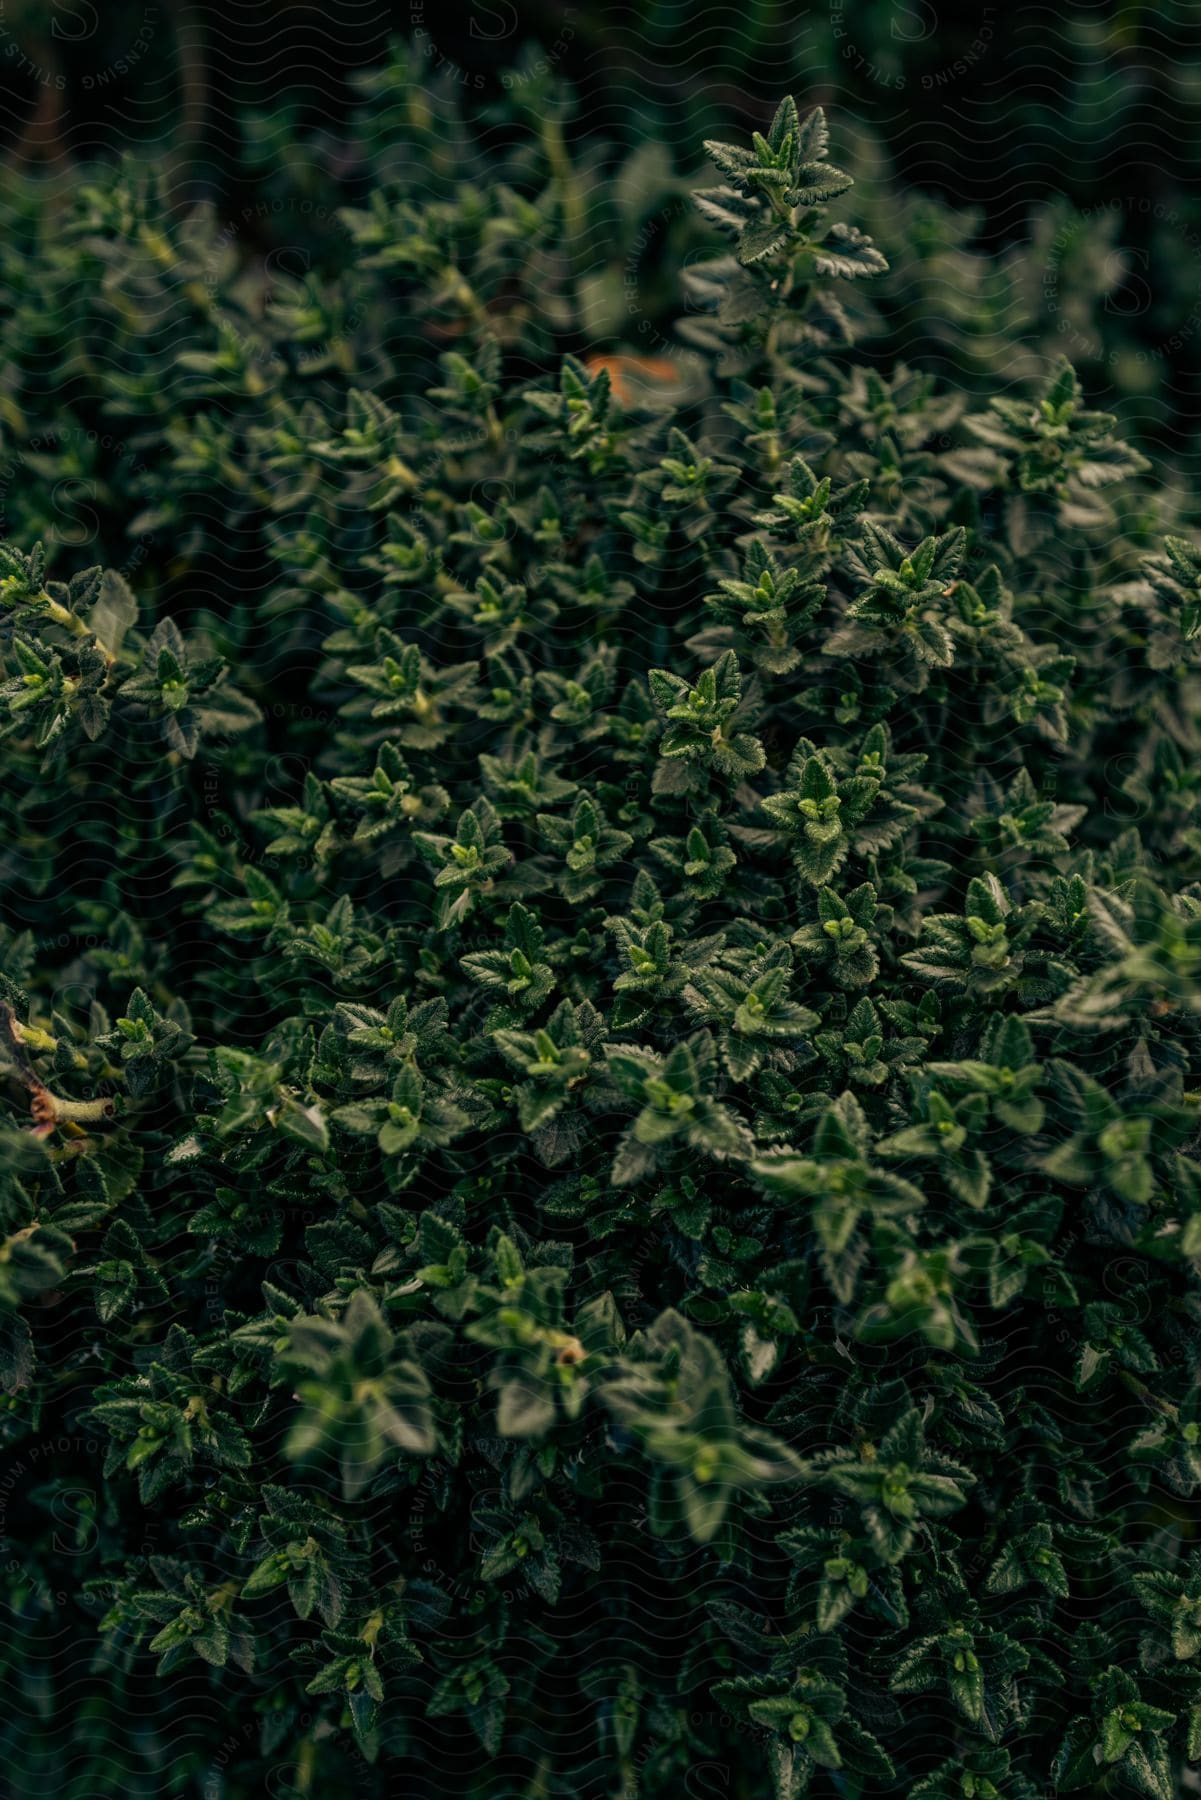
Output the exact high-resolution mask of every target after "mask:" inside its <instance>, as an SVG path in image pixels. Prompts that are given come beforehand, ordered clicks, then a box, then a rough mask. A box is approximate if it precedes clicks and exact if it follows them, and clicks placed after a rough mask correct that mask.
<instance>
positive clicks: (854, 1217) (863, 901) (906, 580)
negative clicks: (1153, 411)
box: [0, 75, 1201, 1800]
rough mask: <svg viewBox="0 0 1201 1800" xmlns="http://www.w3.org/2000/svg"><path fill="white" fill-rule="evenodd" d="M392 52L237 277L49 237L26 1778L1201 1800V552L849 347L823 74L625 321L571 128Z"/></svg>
mask: <svg viewBox="0 0 1201 1800" xmlns="http://www.w3.org/2000/svg"><path fill="white" fill-rule="evenodd" d="M367 86H368V92H367V94H366V96H365V103H366V106H367V109H368V114H369V117H370V121H371V132H372V141H373V143H374V144H375V145H376V153H377V159H378V160H377V173H378V181H379V185H378V186H377V188H376V189H375V191H374V192H373V194H372V195H371V196H370V197H369V198H367V199H366V200H365V202H364V204H362V205H360V206H357V207H355V208H352V209H349V210H347V211H345V212H344V213H342V214H341V215H339V218H338V220H337V222H336V223H331V225H330V226H329V227H328V228H327V240H328V239H329V238H331V237H332V239H333V240H334V243H333V247H332V249H331V246H330V243H329V242H328V241H327V244H326V250H327V253H328V258H329V260H331V261H333V262H335V263H336V262H337V261H338V260H339V258H338V250H339V248H340V250H341V253H342V255H341V263H342V267H341V270H340V272H339V271H335V272H332V273H328V274H327V273H325V272H324V269H325V266H326V265H325V264H324V263H323V264H322V265H321V267H320V268H319V269H317V270H316V272H313V273H310V274H309V275H307V276H306V277H305V278H303V279H301V278H295V277H292V276H289V275H287V274H283V275H280V276H279V277H278V279H277V280H276V281H275V282H274V284H273V285H274V292H273V295H272V301H271V304H270V305H269V307H268V308H267V309H266V311H265V312H263V313H260V312H258V311H257V310H256V308H255V306H254V304H253V301H252V298H251V291H250V290H249V289H248V288H247V286H246V269H245V264H244V260H243V259H242V258H240V256H239V254H238V245H237V243H236V241H235V239H236V233H235V234H234V235H233V236H232V237H231V235H230V233H229V231H228V229H226V230H225V231H223V230H222V229H221V228H220V226H219V225H218V224H217V222H216V221H215V220H214V219H213V218H212V217H211V216H209V215H207V214H205V213H197V214H192V215H189V216H187V217H185V218H183V219H181V218H179V217H177V216H172V215H171V214H170V213H169V212H168V211H167V209H165V208H164V207H163V206H162V205H161V204H160V202H159V201H158V199H157V197H156V194H155V191H154V186H153V183H152V182H151V181H150V180H148V179H147V178H146V177H145V176H144V175H143V174H142V173H141V172H139V171H138V170H137V169H136V168H133V169H130V170H128V171H126V172H123V173H120V172H118V173H114V174H110V175H103V176H98V177H97V180H96V181H95V183H93V184H91V185H89V186H87V187H85V188H84V189H83V191H82V192H81V193H80V195H79V197H78V199H77V202H76V205H75V207H74V210H73V211H72V213H71V214H70V215H69V217H67V218H65V219H64V218H62V217H55V218H54V219H53V220H51V221H49V222H47V221H46V220H45V219H43V218H42V217H40V216H39V213H38V209H37V207H36V204H34V205H32V206H31V208H30V212H29V215H28V219H27V221H26V225H27V230H26V232H25V233H24V234H22V233H16V234H14V237H13V239H12V241H11V243H10V244H8V245H7V246H6V248H5V251H4V254H5V256H6V258H7V259H8V263H7V267H6V274H7V280H8V288H7V302H8V306H9V308H10V315H11V316H10V317H9V318H8V319H6V321H5V331H6V333H7V335H8V340H9V344H10V346H11V344H12V343H13V342H14V341H15V342H17V343H19V344H20V345H21V347H22V352H23V353H22V355H21V357H20V358H19V359H18V360H16V361H14V362H13V363H11V364H10V365H9V368H10V379H9V381H8V385H7V388H6V392H5V396H4V401H3V405H4V407H5V408H6V409H7V411H6V417H7V421H8V425H9V429H10V433H11V434H12V436H13V437H14V439H16V440H17V441H18V442H19V443H20V444H21V445H22V448H21V449H20V451H19V452H18V453H16V454H14V456H13V457H12V459H11V467H10V468H9V470H8V472H7V473H6V474H5V475H4V481H5V491H4V517H5V529H6V531H7V534H8V541H7V542H6V543H5V545H4V547H3V550H2V551H0V574H2V579H0V603H2V604H3V618H4V627H5V632H6V636H5V640H4V664H5V677H6V678H5V680H4V682H3V685H2V686H0V705H2V707H3V721H4V722H3V727H2V729H3V731H4V734H5V776H6V779H5V783H4V788H3V795H2V799H0V807H2V817H3V823H4V830H3V839H2V848H0V869H2V872H3V886H2V892H3V907H4V918H5V920H6V932H5V936H4V939H3V944H2V950H3V963H2V965H0V967H2V968H3V971H4V973H3V975H2V976H0V996H2V1008H0V1021H2V1027H3V1032H2V1037H0V1045H2V1050H0V1054H2V1057H3V1064H4V1068H5V1071H6V1076H7V1080H6V1094H7V1108H6V1122H5V1125H4V1128H3V1156H4V1167H3V1174H2V1176H0V1182H2V1187H0V1195H2V1201H3V1208H4V1217H3V1230H4V1236H5V1242H4V1246H3V1249H2V1250H0V1265H2V1269H0V1304H2V1306H3V1351H4V1356H3V1373H4V1383H5V1388H6V1390H7V1393H8V1400H7V1403H6V1410H5V1413H4V1435H5V1445H6V1448H5V1460H6V1470H5V1473H4V1475H3V1477H2V1478H0V1531H2V1533H3V1536H4V1549H5V1551H6V1555H5V1558H4V1562H3V1575H2V1578H3V1582H4V1594H5V1606H6V1624H7V1626H8V1630H7V1631H6V1633H5V1636H4V1639H3V1645H2V1647H0V1657H2V1658H3V1661H4V1670H5V1681H6V1692H7V1694H8V1696H9V1699H10V1704H9V1707H8V1709H7V1716H6V1719H5V1724H4V1739H5V1745H6V1755H7V1759H8V1763H9V1767H10V1769H11V1770H13V1771H14V1772H15V1773H14V1776H13V1778H14V1779H15V1780H16V1781H17V1782H18V1783H19V1784H20V1785H19V1791H21V1792H29V1793H33V1792H44V1791H46V1790H47V1788H48V1787H51V1784H53V1786H52V1791H55V1792H61V1793H63V1794H66V1795H69V1796H77V1797H78V1800H83V1796H85V1795H86V1796H88V1797H89V1800H90V1797H92V1796H95V1795H98V1794H108V1793H117V1792H119V1793H122V1794H129V1795H136V1796H143V1795H145V1796H150V1795H156V1796H157V1795H160V1794H200V1795H204V1796H205V1797H206V1800H208V1797H209V1796H224V1795H231V1796H232V1795H238V1796H240V1795H243V1794H245V1795H251V1794H258V1793H261V1792H264V1791H268V1792H270V1791H274V1792H280V1793H284V1792H286V1793H293V1794H299V1795H309V1794H317V1793H323V1792H325V1791H327V1789H329V1788H330V1787H331V1786H332V1785H333V1784H334V1783H337V1782H342V1783H353V1784H354V1791H356V1792H363V1793H379V1794H383V1793H387V1792H391V1791H395V1789H396V1788H397V1786H398V1784H402V1783H403V1784H404V1790H405V1791H406V1792H407V1793H412V1794H415V1795H416V1794H425V1793H429V1794H433V1793H447V1792H449V1793H462V1794H464V1795H474V1796H479V1797H481V1800H482V1797H483V1796H490V1797H498V1796H502V1795H503V1796H513V1797H516V1796H519V1795H520V1796H528V1797H530V1800H533V1797H534V1796H547V1797H551V1796H554V1797H556V1800H557V1797H559V1796H567V1795H584V1796H589V1797H592V1796H595V1797H596V1800H602V1797H608V1796H616V1795H621V1796H623V1797H625V1800H633V1797H634V1796H636V1795H645V1796H647V1797H648V1800H650V1797H654V1796H669V1795H670V1796H674V1795H676V1794H679V1793H685V1794H696V1795H700V1794H722V1795H726V1796H729V1797H730V1800H734V1797H735V1796H737V1797H738V1800H758V1797H759V1796H761V1795H764V1794H767V1793H773V1794H774V1795H776V1796H777V1797H778V1800H792V1797H793V1796H799V1795H801V1794H803V1793H806V1792H810V1791H811V1792H812V1793H813V1794H814V1795H815V1796H819V1797H821V1796H825V1797H829V1796H833V1795H841V1796H844V1797H846V1800H856V1797H858V1796H866V1795H873V1794H888V1793H895V1794H898V1795H912V1796H914V1800H973V1797H975V1800H996V1797H1004V1800H1029V1797H1031V1796H1033V1795H1035V1794H1042V1793H1045V1792H1047V1791H1048V1790H1065V1791H1071V1790H1074V1789H1088V1790H1090V1791H1094V1792H1108V1793H1112V1794H1114V1795H1119V1794H1122V1793H1143V1794H1147V1795H1150V1796H1152V1797H1153V1800H1171V1796H1172V1795H1173V1793H1174V1792H1175V1791H1176V1789H1177V1786H1178V1784H1179V1782H1180V1781H1181V1779H1182V1771H1183V1770H1184V1769H1185V1768H1186V1766H1187V1762H1188V1760H1189V1759H1190V1758H1193V1757H1199V1756H1201V1672H1199V1670H1198V1658H1199V1657H1201V1564H1199V1563H1198V1561H1197V1558H1196V1554H1195V1553H1193V1552H1190V1548H1189V1540H1190V1539H1191V1537H1192V1535H1193V1532H1194V1528H1195V1521H1196V1508H1195V1495H1196V1488H1197V1483H1198V1481H1199V1480H1201V1448H1199V1446H1201V1409H1199V1408H1198V1404H1197V1401H1196V1398H1195V1388H1196V1379H1197V1369H1198V1360H1199V1357H1201V1351H1199V1350H1198V1335H1197V1328H1198V1324H1199V1323H1201V1295H1199V1292H1198V1287H1197V1282H1196V1279H1195V1276H1196V1272H1197V1265H1198V1262H1199V1261H1201V1163H1198V1162H1197V1161H1194V1160H1193V1159H1192V1156H1191V1154H1190V1152H1192V1151H1193V1150H1195V1148H1196V1145H1197V1139H1198V1133H1199V1129H1201V1120H1199V1119H1198V1116H1197V1103H1196V1097H1195V1095H1194V1094H1193V1093H1192V1091H1191V1089H1190V1087H1189V1080H1190V1071H1191V1067H1192V1059H1193V1058H1194V1057H1195V1056H1196V1055H1197V1053H1198V1050H1197V1045H1196V1043H1195V1039H1196V1036H1197V1031H1198V992H1199V989H1198V983H1197V973H1198V968H1199V966H1201V888H1198V886H1197V885H1196V876H1197V873H1198V868H1197V864H1198V858H1199V855H1201V837H1199V835H1198V832H1197V829H1196V826H1195V824H1194V823H1193V811H1194V794H1195V790H1196V784H1197V775H1196V751H1197V748H1198V744H1197V723H1196V722H1197V715H1198V702H1199V685H1198V680H1197V674H1196V661H1197V654H1196V649H1195V645H1196V641H1197V639H1198V637H1199V636H1201V551H1198V550H1197V549H1196V548H1194V546H1193V545H1192V544H1191V543H1190V541H1189V540H1188V539H1187V538H1185V537H1183V536H1181V535H1179V534H1178V533H1177V531H1176V530H1175V529H1174V527H1175V526H1176V517H1175V514H1174V511H1173V508H1172V506H1170V505H1169V504H1168V503H1167V502H1166V501H1164V500H1163V499H1162V498H1160V497H1158V496H1156V495H1155V494H1154V493H1152V492H1150V491H1148V488H1147V483H1146V480H1145V477H1146V473H1147V470H1146V465H1145V463H1144V461H1143V459H1142V457H1141V456H1140V455H1139V454H1138V453H1137V452H1135V451H1133V450H1131V449H1129V448H1127V447H1126V446H1125V445H1124V444H1123V442H1122V441H1121V440H1120V437H1119V436H1118V434H1116V433H1115V430H1114V427H1113V421H1112V419H1111V418H1109V417H1108V416H1107V415H1105V414H1102V413H1099V412H1097V411H1095V410H1092V409H1090V408H1089V407H1088V406H1087V404H1086V403H1085V400H1084V398H1083V396H1082V393H1081V390H1080V387H1079V385H1078V382H1077V380H1076V378H1075V376H1074V375H1073V373H1072V370H1071V369H1070V367H1069V366H1067V365H1066V364H1062V363H1060V364H1055V365H1054V366H1052V367H1050V369H1049V371H1048V372H1047V373H1046V376H1045V379H1044V380H1043V381H1042V384H1041V386H1040V387H1038V389H1037V390H1031V391H1030V392H1028V393H1026V394H1025V395H1023V396H1022V397H1020V398H1019V397H1017V396H1016V395H1015V394H1014V393H1013V392H1009V393H1007V394H1005V395H1002V396H1000V397H998V398H997V399H995V400H994V401H993V403H992V404H991V405H985V404H983V403H977V402H976V401H975V400H973V399H971V398H970V397H969V396H968V395H965V394H963V393H955V392H945V391H942V390H941V389H939V388H938V387H936V386H935V384H934V383H933V382H932V381H931V380H930V379H928V378H927V377H925V376H923V375H921V374H918V373H915V372H913V371H912V370H910V369H908V368H906V367H904V366H900V367H895V366H876V364H875V363H869V362H868V361H866V360H862V359H860V358H859V357H857V355H856V353H855V351H854V349H853V344H854V340H855V336H856V330H857V328H860V327H862V325H863V322H864V320H865V319H866V318H868V317H869V315H868V314H867V313H866V312H865V310H864V305H863V303H862V302H861V301H859V300H858V299H857V298H856V295H857V293H858V292H859V290H860V288H861V286H867V285H870V282H871V281H873V280H885V279H887V269H886V258H885V257H884V256H883V255H882V254H881V253H880V251H879V249H877V248H876V247H875V246H874V245H873V243H872V242H871V240H870V239H869V238H868V237H866V236H864V235H863V233H862V232H861V230H859V229H858V228H857V227H856V226H855V225H854V224H853V223H851V222H849V219H848V218H847V217H846V216H845V208H846V202H845V201H844V200H842V199H841V196H843V195H844V194H845V193H846V191H847V190H848V188H849V187H850V185H851V183H850V179H849V177H848V176H847V175H846V174H844V173H843V172H842V171H841V170H840V169H839V167H837V166H836V165H835V164H833V163H832V162H831V161H830V160H829V153H828V146H827V136H826V127H825V122H824V120H823V118H822V116H821V114H820V113H810V114H809V115H808V116H807V117H804V118H802V117H801V116H800V114H799V113H798V109H797V107H796V106H795V104H794V103H793V102H791V101H785V102H784V103H783V105H782V106H781V107H780V108H779V110H778V112H777V114H776V116H775V119H774V122H773V123H772V125H771V127H770V130H769V131H768V132H767V134H766V135H764V136H756V137H755V138H754V140H753V142H752V143H751V144H750V145H748V146H743V145H741V144H734V145H731V144H724V143H715V144H709V145H708V146H707V150H708V154H709V157H710V159H711V162H712V163H713V164H714V165H715V166H716V169H717V171H718V185H716V186H711V187H709V188H707V189H705V190H703V191H702V192H701V193H700V194H699V196H698V202H699V210H700V214H701V217H702V219H703V221H704V225H705V228H706V231H707V232H708V233H709V234H710V235H709V239H708V243H709V248H708V250H707V252H706V254H705V255H704V257H703V258H702V259H700V260H698V259H696V258H695V257H691V258H690V259H689V266H688V269H687V272H686V276H685V281H684V286H685V289H686V293H685V299H686V313H685V316H684V318H683V319H682V321H681V326H680V330H681V334H682V339H683V342H684V344H685V345H686V349H685V352H684V353H683V354H681V355H678V356H677V355H674V354H673V355H667V354H665V353H662V354H661V353H656V354H654V355H651V354H648V353H647V347H646V346H645V345H644V344H640V343H639V340H638V334H637V331H636V326H637V322H638V321H637V320H636V319H631V321H630V333H629V334H628V335H629V338H630V340H631V341H629V342H628V343H627V345H626V347H625V348H623V349H613V350H611V351H608V352H606V354H604V355H595V354H589V351H588V346H587V321H588V317H589V307H590V305H592V304H594V295H593V294H592V293H591V291H590V288H589V278H588V270H587V268H586V267H585V266H583V265H582V263H581V262H580V261H579V260H578V259H577V254H576V252H577V248H578V245H579V242H580V237H579V228H580V224H581V218H582V210H581V209H582V208H584V206H585V197H586V195H587V194H588V192H589V187H590V184H591V185H595V183H596V179H597V178H596V174H595V170H592V171H591V172H590V170H589V167H588V166H587V164H586V163H585V166H584V168H583V169H582V170H580V169H579V168H577V167H576V165H574V164H573V162H572V160H571V158H570V156H569V154H568V151H567V148H566V145H565V142H564V137H563V133H562V130H561V122H560V115H559V114H558V112H557V111H556V103H555V102H554V101H553V98H548V96H547V94H546V93H544V92H542V91H541V90H540V91H539V94H538V98H537V104H536V106H535V105H533V104H532V103H531V105H530V110H531V112H533V113H535V114H536V116H537V119H538V122H539V125H538V131H537V133H536V134H535V135H534V136H533V137H528V136H522V135H521V134H519V133H516V132H511V133H509V134H508V135H507V136H506V137H505V138H504V141H503V142H502V141H499V140H496V141H493V142H492V143H491V144H490V145H488V146H487V147H483V146H481V144H480V143H479V142H477V141H473V140H471V139H470V137H469V136H468V135H467V134H465V133H462V132H460V131H458V130H457V129H456V128H454V126H453V124H452V123H451V122H450V121H448V118H447V117H446V116H445V115H444V114H443V113H442V112H441V111H439V110H438V109H435V108H431V107H427V106H425V105H424V103H423V100H422V91H421V90H420V88H418V87H417V86H416V85H415V84H413V83H412V82H409V83H407V84H405V85H403V86H402V87H401V88H400V89H399V92H400V95H401V97H400V99H397V98H396V94H397V91H398V90H397V88H396V86H395V82H394V78H390V77H388V76H386V75H381V76H380V77H379V78H378V79H377V80H376V81H375V82H374V83H368V84H367ZM618 210H619V209H618ZM56 259H58V263H59V266H60V268H69V270H70V272H71V276H72V279H71V280H70V281H69V282H65V281H62V280H59V281H58V282H54V281H52V280H50V279H49V273H50V270H51V269H52V268H53V267H54V266H55V260H56ZM256 291H257V290H256ZM573 339H574V340H575V347H574V351H573V350H572V347H571V346H572V342H573ZM39 342H41V343H43V344H44V345H45V346H46V347H47V349H49V347H50V346H53V347H54V349H55V351H56V352H57V353H58V355H59V356H61V358H62V364H61V366H53V365H52V362H51V358H50V357H49V355H48V354H43V355H41V356H39V355H38V353H37V345H38V343H39ZM564 352H566V353H564ZM6 354H8V352H6ZM106 439H107V441H106ZM131 541H132V549H131V548H130V544H131ZM92 543H98V544H99V545H100V546H101V548H102V550H103V552H104V555H105V559H106V563H107V564H108V565H109V566H107V567H105V568H104V571H103V573H102V572H101V570H100V569H99V568H94V567H89V566H87V565H88V563H89V561H94V554H93V556H92V557H91V558H89V556H88V555H87V554H86V552H87V550H88V548H89V547H90V546H91V544H92Z"/></svg>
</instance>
